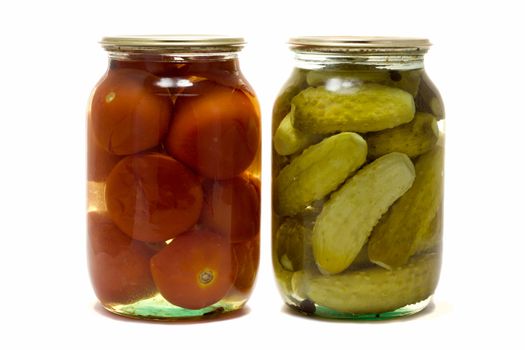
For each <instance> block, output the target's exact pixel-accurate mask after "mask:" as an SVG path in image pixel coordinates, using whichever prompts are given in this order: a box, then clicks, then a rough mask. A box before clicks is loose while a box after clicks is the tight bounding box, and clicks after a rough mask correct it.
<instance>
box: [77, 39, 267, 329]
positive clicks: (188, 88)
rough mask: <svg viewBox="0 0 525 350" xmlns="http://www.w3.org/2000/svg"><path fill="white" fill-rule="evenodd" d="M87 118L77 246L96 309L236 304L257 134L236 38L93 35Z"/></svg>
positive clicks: (247, 285)
mask: <svg viewBox="0 0 525 350" xmlns="http://www.w3.org/2000/svg"><path fill="white" fill-rule="evenodd" d="M101 44H102V46H103V48H104V49H105V50H106V51H107V52H108V54H109V67H108V69H107V71H106V73H105V74H104V76H103V77H102V79H101V80H100V81H99V83H98V84H97V85H96V87H95V88H94V90H93V93H92V95H91V98H90V103H89V108H88V118H87V134H88V135H87V138H88V141H87V146H88V147H87V152H88V156H87V163H88V164H87V182H88V209H87V236H88V237H87V246H88V264H89V271H90V275H91V281H92V285H93V289H94V291H95V294H96V296H97V297H98V299H99V301H100V303H101V304H102V305H103V306H104V308H106V309H107V310H109V311H111V312H113V313H116V314H120V315H124V316H129V317H135V318H151V319H172V318H181V317H200V316H203V315H208V314H217V313H223V312H228V311H233V310H237V309H240V308H242V307H243V305H244V304H245V303H246V301H247V300H248V298H249V295H250V293H251V290H252V287H253V284H254V281H255V277H256V272H257V268H258V261H259V220H260V173H261V165H260V163H261V161H260V159H261V155H260V149H261V147H260V144H261V130H260V112H259V105H258V102H257V99H256V97H255V94H254V92H253V90H252V88H251V87H250V85H249V84H248V82H247V81H246V79H245V78H244V76H243V75H242V73H241V71H240V68H239V61H238V52H239V51H240V50H241V48H242V47H243V45H244V41H243V39H241V38H234V37H220V36H216V37H215V36H126V37H106V38H103V39H102V41H101Z"/></svg>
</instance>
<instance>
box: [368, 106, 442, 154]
mask: <svg viewBox="0 0 525 350" xmlns="http://www.w3.org/2000/svg"><path fill="white" fill-rule="evenodd" d="M438 137H439V128H438V125H437V120H436V118H435V117H434V116H433V115H432V114H428V113H419V112H417V113H416V115H415V116H414V119H412V121H411V122H410V123H406V124H403V125H400V126H397V127H395V128H392V129H388V130H383V131H378V132H373V133H368V134H366V135H365V140H366V143H367V144H368V157H370V158H372V159H375V158H378V157H381V156H382V155H385V154H387V153H391V152H401V153H405V154H406V155H407V156H409V157H410V158H414V157H417V156H418V155H420V154H423V153H425V152H428V151H430V150H431V149H432V147H434V145H435V144H436V142H437V140H438Z"/></svg>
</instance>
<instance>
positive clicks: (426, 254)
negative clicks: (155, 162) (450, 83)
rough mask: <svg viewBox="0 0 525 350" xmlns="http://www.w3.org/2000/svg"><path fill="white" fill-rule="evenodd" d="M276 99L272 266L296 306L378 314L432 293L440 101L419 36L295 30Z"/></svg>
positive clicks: (408, 306) (420, 304)
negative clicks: (288, 68)
mask: <svg viewBox="0 0 525 350" xmlns="http://www.w3.org/2000/svg"><path fill="white" fill-rule="evenodd" d="M290 46H291V49H292V51H293V52H294V54H295V68H294V70H293V72H292V75H291V77H290V78H289V79H288V81H287V82H286V84H285V85H284V87H283V89H282V91H281V93H280V94H279V96H278V98H277V101H276V102H275V105H274V109H273V142H272V144H273V157H272V159H273V162H272V163H273V164H272V167H273V168H272V177H273V210H272V215H273V220H272V222H273V228H272V231H273V234H272V250H273V252H272V255H273V265H274V271H275V276H276V279H277V282H278V286H279V289H280V292H281V294H282V297H283V299H284V301H285V303H286V304H288V305H289V306H291V307H292V308H293V309H295V310H298V311H300V312H303V313H306V314H314V315H317V316H321V317H330V318H348V319H383V318H392V317H398V316H402V315H408V314H413V313H416V312H418V311H420V310H422V309H423V308H425V307H426V306H427V305H428V304H429V302H430V301H431V297H432V295H433V293H434V290H435V288H436V285H437V282H438V278H439V272H440V261H441V242H442V223H443V219H442V212H443V154H444V153H443V152H444V129H443V127H444V117H445V115H444V109H443V104H442V101H441V98H440V95H439V93H438V91H437V90H436V88H435V87H434V85H433V84H432V82H431V81H430V79H429V77H428V76H427V75H426V74H425V70H424V65H423V56H424V55H425V53H426V52H427V50H428V48H429V46H430V43H429V41H428V40H426V39H409V38H388V37H298V38H293V39H291V40H290Z"/></svg>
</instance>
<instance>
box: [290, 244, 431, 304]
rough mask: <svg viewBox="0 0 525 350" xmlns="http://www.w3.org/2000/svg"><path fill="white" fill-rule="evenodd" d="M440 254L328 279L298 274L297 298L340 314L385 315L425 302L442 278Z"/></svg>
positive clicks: (294, 281)
mask: <svg viewBox="0 0 525 350" xmlns="http://www.w3.org/2000/svg"><path fill="white" fill-rule="evenodd" d="M439 264H440V257H439V254H435V253H429V254H425V255H422V256H418V257H414V258H413V259H411V260H410V261H409V262H408V263H407V265H405V266H403V267H398V268H395V269H393V270H385V269H383V268H381V267H377V266H376V267H371V268H365V269H361V270H358V271H345V272H343V273H341V274H338V275H333V276H324V275H321V274H318V273H314V272H310V271H298V272H295V273H294V274H293V276H292V283H291V284H292V289H293V292H294V293H295V294H296V295H299V296H301V297H303V298H308V299H310V300H312V301H313V302H314V303H316V304H319V305H322V306H325V307H329V308H331V309H333V310H336V311H340V312H350V313H355V314H369V313H381V312H386V311H390V310H395V309H397V308H400V307H402V306H405V305H408V304H414V303H417V302H419V301H422V300H425V299H426V298H428V297H429V296H431V295H432V293H433V292H434V289H435V288H436V285H437V282H438V279H439Z"/></svg>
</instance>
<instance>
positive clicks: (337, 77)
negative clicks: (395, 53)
mask: <svg viewBox="0 0 525 350" xmlns="http://www.w3.org/2000/svg"><path fill="white" fill-rule="evenodd" d="M420 80H421V70H420V69H418V70H408V71H389V70H366V71H362V70H358V71H352V70H312V71H309V72H308V73H307V74H306V81H307V83H308V85H310V86H321V85H324V86H325V87H326V88H327V89H329V90H331V91H336V90H339V89H344V88H346V87H349V86H352V85H355V84H356V83H363V82H364V83H378V84H383V85H388V86H391V87H396V88H399V89H402V90H405V91H406V92H408V93H410V94H411V95H412V96H416V95H417V93H418V89H419V83H420Z"/></svg>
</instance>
